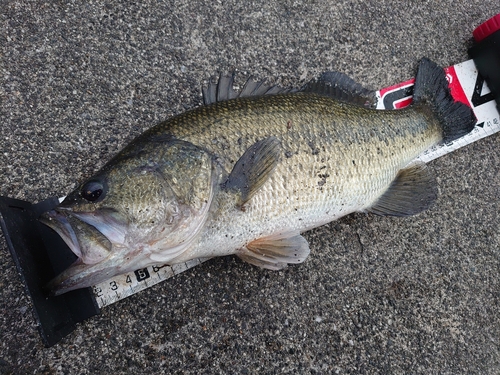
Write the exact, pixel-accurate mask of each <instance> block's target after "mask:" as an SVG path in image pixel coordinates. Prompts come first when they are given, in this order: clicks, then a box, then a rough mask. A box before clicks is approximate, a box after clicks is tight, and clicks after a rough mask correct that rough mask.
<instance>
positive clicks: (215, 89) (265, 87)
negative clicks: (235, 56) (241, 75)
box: [202, 72, 297, 105]
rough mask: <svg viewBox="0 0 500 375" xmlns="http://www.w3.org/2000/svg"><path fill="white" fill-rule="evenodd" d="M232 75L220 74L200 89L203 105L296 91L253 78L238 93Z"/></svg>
mask: <svg viewBox="0 0 500 375" xmlns="http://www.w3.org/2000/svg"><path fill="white" fill-rule="evenodd" d="M234 75H235V73H234V72H233V73H232V74H231V75H227V74H222V73H221V74H220V76H219V79H218V80H217V81H215V82H214V81H210V82H208V86H207V87H203V88H202V92H203V103H204V104H205V105H208V104H212V103H215V102H221V101H224V100H229V99H235V98H244V97H249V96H262V95H276V94H286V93H289V92H295V91H297V89H291V88H283V87H280V86H277V85H270V84H268V83H266V81H265V80H255V79H254V78H253V77H250V78H249V79H248V80H247V81H246V82H245V84H244V85H243V88H242V89H241V91H239V92H238V91H235V90H234V88H233V84H234Z"/></svg>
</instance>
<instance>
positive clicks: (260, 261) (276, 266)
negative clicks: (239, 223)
mask: <svg viewBox="0 0 500 375" xmlns="http://www.w3.org/2000/svg"><path fill="white" fill-rule="evenodd" d="M309 253H310V250H309V244H308V243H307V241H306V239H305V238H304V237H302V236H301V235H300V234H298V233H289V234H287V235H281V236H271V237H265V238H259V239H256V240H254V241H252V242H250V243H249V244H248V245H247V246H246V248H244V249H241V250H240V252H239V253H238V254H237V255H238V257H240V258H241V259H243V260H244V261H245V262H248V263H250V264H253V265H254V266H259V267H262V268H267V269H270V270H280V269H282V268H285V267H286V266H287V264H289V263H302V262H303V261H305V260H306V258H307V257H308V256H309Z"/></svg>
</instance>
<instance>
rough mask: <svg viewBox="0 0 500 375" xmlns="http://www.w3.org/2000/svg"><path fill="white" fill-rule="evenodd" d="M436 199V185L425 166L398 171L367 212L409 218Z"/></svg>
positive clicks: (419, 165) (420, 164)
mask: <svg viewBox="0 0 500 375" xmlns="http://www.w3.org/2000/svg"><path fill="white" fill-rule="evenodd" d="M436 198H437V183H436V180H435V178H434V176H433V175H432V174H431V173H430V172H429V170H428V168H427V167H426V165H425V164H423V163H419V164H415V165H413V166H410V167H408V168H406V169H402V170H400V171H399V173H398V175H397V176H396V179H395V180H394V181H393V182H392V184H391V186H389V188H388V189H387V191H386V192H385V193H384V194H383V195H382V196H381V197H380V198H379V199H378V200H377V202H376V203H375V204H374V205H373V206H372V207H370V208H369V209H368V210H367V211H368V212H371V213H374V214H377V215H383V216H411V215H415V214H418V213H419V212H422V211H424V210H426V209H428V208H429V207H430V206H431V205H432V204H433V203H434V201H435V200H436Z"/></svg>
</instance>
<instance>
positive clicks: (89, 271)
mask: <svg viewBox="0 0 500 375" xmlns="http://www.w3.org/2000/svg"><path fill="white" fill-rule="evenodd" d="M70 216H71V218H72V219H77V220H80V219H79V218H78V217H76V216H75V215H72V211H71V210H70V209H68V208H64V207H57V208H55V209H53V210H50V211H47V212H44V213H43V214H42V215H40V217H39V218H38V220H39V221H40V222H41V223H43V224H45V225H47V226H48V227H49V228H51V229H53V230H54V231H55V232H56V233H57V234H58V235H59V236H60V237H61V238H62V239H63V241H64V242H65V243H66V245H67V246H68V247H69V248H70V250H71V251H72V252H73V253H74V254H75V255H76V256H77V257H78V258H77V259H76V260H75V262H74V263H73V264H72V265H70V266H69V267H68V268H66V269H65V270H64V271H62V272H61V273H59V274H58V275H56V276H55V277H54V278H53V279H52V280H50V281H49V282H48V283H47V284H46V285H45V286H44V287H43V289H45V290H46V291H47V292H48V293H49V294H50V295H52V296H58V295H61V294H64V293H67V292H69V291H72V290H75V289H80V288H85V287H90V286H92V285H95V284H97V283H99V282H101V281H102V280H103V279H102V277H103V275H108V274H110V275H112V272H113V271H114V270H115V269H116V268H117V267H116V265H113V264H110V263H112V262H110V258H111V256H110V257H107V258H104V259H102V261H100V262H99V263H97V264H85V263H84V262H83V260H82V251H81V247H80V243H79V241H78V237H77V235H76V233H75V230H74V228H73V226H72V225H71V223H70V221H69V217H70ZM80 221H82V220H80ZM82 223H83V224H85V225H90V224H87V223H85V222H84V221H82Z"/></svg>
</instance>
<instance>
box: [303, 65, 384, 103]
mask: <svg viewBox="0 0 500 375" xmlns="http://www.w3.org/2000/svg"><path fill="white" fill-rule="evenodd" d="M300 91H301V92H312V93H315V94H319V95H325V96H330V97H332V98H335V99H337V100H340V101H342V102H346V103H351V104H357V105H360V106H363V107H368V108H375V106H376V104H377V97H376V95H375V92H374V91H371V90H368V89H366V88H364V87H363V86H361V85H360V84H359V83H357V82H356V81H354V80H353V79H352V78H351V77H349V76H347V75H345V74H344V73H340V72H325V73H323V74H321V75H320V76H319V77H318V78H315V79H313V80H311V81H310V82H309V83H306V84H305V85H304V86H303V87H302V88H301V89H300Z"/></svg>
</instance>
